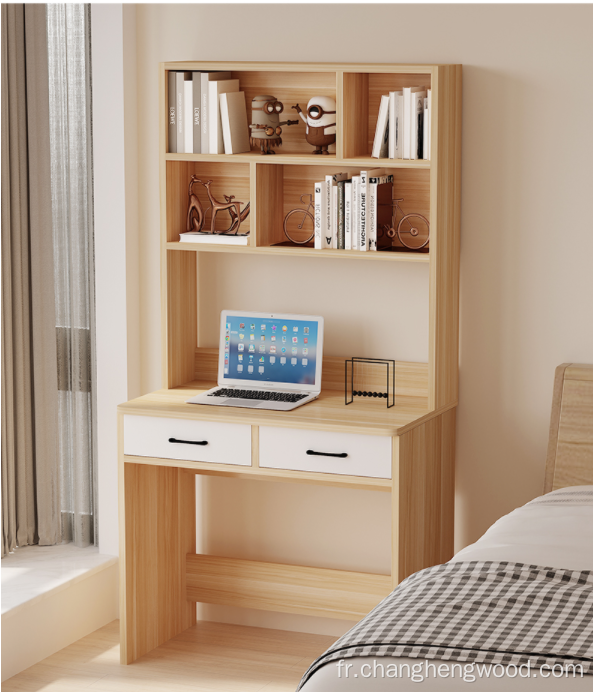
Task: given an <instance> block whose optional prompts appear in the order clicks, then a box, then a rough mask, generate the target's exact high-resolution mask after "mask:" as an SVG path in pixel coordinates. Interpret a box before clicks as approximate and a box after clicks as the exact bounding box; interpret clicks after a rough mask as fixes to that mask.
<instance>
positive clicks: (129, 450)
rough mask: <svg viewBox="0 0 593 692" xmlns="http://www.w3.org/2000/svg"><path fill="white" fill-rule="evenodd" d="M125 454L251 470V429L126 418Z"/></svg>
mask: <svg viewBox="0 0 593 692" xmlns="http://www.w3.org/2000/svg"><path fill="white" fill-rule="evenodd" d="M170 439H173V440H177V442H170V441H169V440H170ZM204 442H205V443H206V444H203V443H204ZM124 454H129V455H132V456H139V457H157V458H160V459H182V460H185V461H211V462H213V463H216V464H238V465H240V466H251V426H250V425H235V424H232V423H209V422H207V421H197V420H185V419H181V418H156V417H152V416H124Z"/></svg>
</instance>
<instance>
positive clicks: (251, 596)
mask: <svg viewBox="0 0 593 692" xmlns="http://www.w3.org/2000/svg"><path fill="white" fill-rule="evenodd" d="M186 568H187V569H186V579H187V581H186V584H187V598H188V600H190V601H199V602H201V603H214V604H217V605H231V606H240V607H244V608H256V609H259V610H274V611H277V612H283V613H298V614H302V615H317V616H322V617H331V618H339V619H342V620H359V619H360V618H362V617H363V616H364V615H366V614H367V613H368V612H369V611H370V610H371V609H372V608H374V607H375V606H376V605H377V603H379V602H380V601H381V600H382V599H383V598H385V596H387V595H388V594H389V593H390V592H391V589H392V586H391V577H389V576H385V575H382V574H366V573H364V572H346V571H342V570H334V569H323V568H318V567H301V566H296V565H281V564H274V563H271V562H254V561H251V560H239V559H236V558H226V557H214V556H211V555H192V554H188V555H187V562H186Z"/></svg>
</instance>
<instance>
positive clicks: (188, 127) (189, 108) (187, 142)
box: [183, 72, 194, 154]
mask: <svg viewBox="0 0 593 692" xmlns="http://www.w3.org/2000/svg"><path fill="white" fill-rule="evenodd" d="M183 86H184V89H183V122H184V123H185V125H184V128H183V135H184V136H183V140H184V143H183V151H184V152H185V153H186V154H193V151H194V82H193V75H192V73H191V72H186V73H185V81H184V83H183Z"/></svg>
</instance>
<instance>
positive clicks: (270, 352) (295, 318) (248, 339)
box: [187, 310, 323, 411]
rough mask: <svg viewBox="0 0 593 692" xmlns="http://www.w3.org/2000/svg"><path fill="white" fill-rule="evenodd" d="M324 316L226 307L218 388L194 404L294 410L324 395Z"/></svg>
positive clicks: (222, 328)
mask: <svg viewBox="0 0 593 692" xmlns="http://www.w3.org/2000/svg"><path fill="white" fill-rule="evenodd" d="M322 360H323V317H319V316H318V315H285V314H280V313H274V314H269V313H262V312H241V311H239V310H223V311H222V314H221V319H220V340H219V356H218V386H217V387H214V388H213V389H210V390H208V391H207V392H203V393H202V394H198V395H197V396H195V397H192V398H191V399H189V400H188V401H187V403H188V404H206V405H208V406H239V407H241V408H259V409H269V410H272V411H291V410H292V409H294V408H297V406H302V405H303V404H307V403H308V402H309V401H313V399H316V398H317V397H318V396H319V393H320V391H321V365H322Z"/></svg>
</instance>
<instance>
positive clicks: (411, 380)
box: [194, 348, 428, 397]
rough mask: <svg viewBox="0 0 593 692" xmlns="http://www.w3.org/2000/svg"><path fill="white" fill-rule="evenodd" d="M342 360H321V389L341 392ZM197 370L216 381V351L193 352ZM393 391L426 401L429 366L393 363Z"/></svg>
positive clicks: (368, 380)
mask: <svg viewBox="0 0 593 692" xmlns="http://www.w3.org/2000/svg"><path fill="white" fill-rule="evenodd" d="M345 360H346V359H345V358H340V357H338V356H324V358H323V381H322V387H323V389H324V390H325V389H331V390H334V391H338V392H342V393H343V392H344V362H345ZM195 363H196V367H195V373H194V379H196V380H200V381H211V382H216V380H217V377H218V349H217V348H196V360H195ZM384 383H385V380H384V377H383V376H382V375H381V374H380V371H379V370H378V369H377V370H375V369H373V371H370V370H369V371H368V372H367V374H366V377H365V380H364V386H365V387H379V386H382V385H384ZM395 390H396V394H399V395H402V396H415V397H428V365H427V364H426V363H409V362H406V361H396V364H395Z"/></svg>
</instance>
